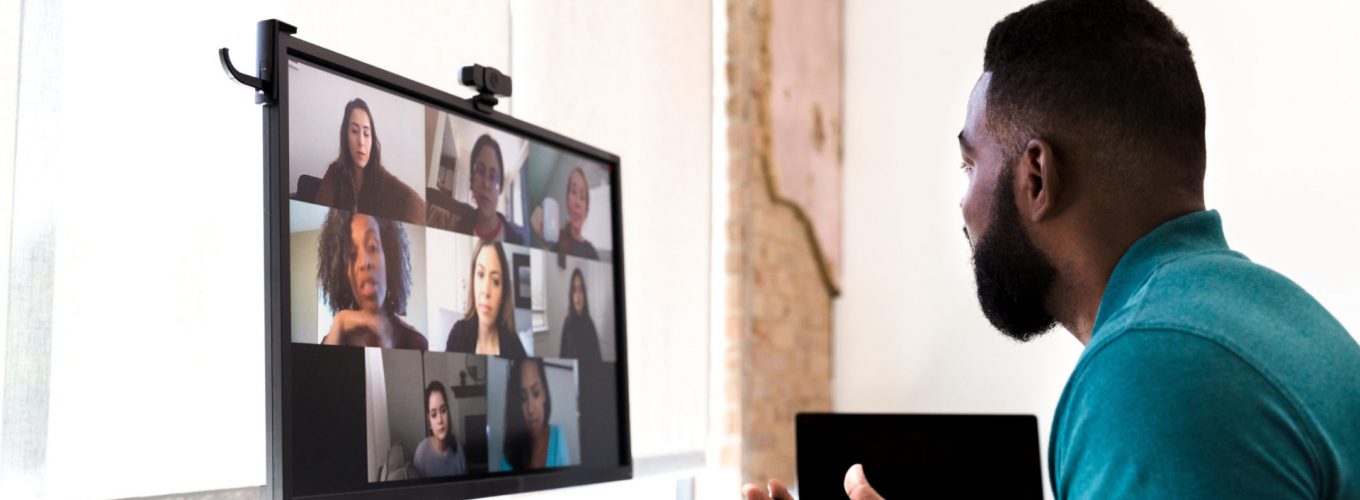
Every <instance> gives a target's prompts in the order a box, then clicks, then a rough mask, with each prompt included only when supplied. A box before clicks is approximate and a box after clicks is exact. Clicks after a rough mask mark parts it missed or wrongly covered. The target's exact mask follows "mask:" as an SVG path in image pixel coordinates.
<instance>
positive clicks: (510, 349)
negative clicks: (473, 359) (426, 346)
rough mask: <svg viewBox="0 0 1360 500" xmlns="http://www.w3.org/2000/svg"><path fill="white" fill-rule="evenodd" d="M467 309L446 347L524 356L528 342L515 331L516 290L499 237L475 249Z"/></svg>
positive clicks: (484, 242) (494, 354) (509, 356)
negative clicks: (520, 338) (525, 345)
mask: <svg viewBox="0 0 1360 500" xmlns="http://www.w3.org/2000/svg"><path fill="white" fill-rule="evenodd" d="M472 255H473V258H472V268H471V269H470V270H469V272H468V274H469V277H468V281H469V282H471V283H472V286H469V287H468V297H467V310H466V312H464V313H463V319H460V320H458V322H456V323H454V324H453V329H452V330H451V331H449V340H448V343H447V345H445V349H444V350H446V351H448V352H470V353H476V354H483V355H490V356H501V357H506V358H522V357H524V356H526V353H525V350H524V344H523V343H521V342H520V340H519V335H518V334H517V333H515V299H514V297H515V294H514V293H513V290H514V289H513V287H512V283H513V281H514V280H512V279H511V277H510V264H509V259H507V258H506V255H505V247H503V246H501V244H500V242H498V241H490V240H479V241H478V242H477V248H476V249H475V250H474V251H473V252H472Z"/></svg>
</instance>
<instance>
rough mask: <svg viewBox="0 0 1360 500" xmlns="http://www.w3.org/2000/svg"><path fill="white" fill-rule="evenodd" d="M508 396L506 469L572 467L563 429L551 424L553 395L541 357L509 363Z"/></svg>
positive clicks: (503, 462)
mask: <svg viewBox="0 0 1360 500" xmlns="http://www.w3.org/2000/svg"><path fill="white" fill-rule="evenodd" d="M509 378H510V380H509V382H508V383H507V384H506V386H505V389H506V391H507V393H506V397H505V446H504V448H503V456H502V457H501V469H503V470H529V469H542V468H546V467H562V466H565V465H571V452H570V450H569V449H568V448H567V440H566V438H565V437H564V436H563V435H562V430H561V429H559V428H558V427H557V426H556V425H550V424H549V423H548V421H549V419H550V418H552V392H551V391H550V390H549V389H548V377H547V372H545V371H544V370H543V360H542V359H541V358H529V359H520V360H515V361H514V362H512V363H511V364H510V377H509Z"/></svg>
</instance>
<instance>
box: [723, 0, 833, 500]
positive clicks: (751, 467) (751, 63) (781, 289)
mask: <svg viewBox="0 0 1360 500" xmlns="http://www.w3.org/2000/svg"><path fill="white" fill-rule="evenodd" d="M814 3H815V2H814ZM836 4H837V6H838V7H837V8H838V9H839V4H840V2H836ZM809 5H810V4H809ZM821 7H824V6H818V8H821ZM806 8H808V7H807V5H804V4H798V3H795V2H771V1H770V0H730V1H729V2H728V11H727V16H728V30H729V31H728V34H727V47H728V60H727V70H726V73H727V82H728V89H729V100H728V102H727V118H728V127H729V128H728V136H727V147H728V150H729V158H730V164H729V165H728V171H727V178H728V181H729V191H728V192H727V193H726V195H727V196H728V199H729V206H730V215H729V219H728V221H727V231H726V236H727V238H728V252H727V255H726V262H725V266H726V274H727V304H726V308H725V310H724V311H722V314H724V315H725V318H726V321H725V325H726V326H725V332H724V334H725V335H724V340H725V343H724V346H723V351H724V356H723V359H722V362H723V365H724V367H725V376H724V379H723V380H724V387H723V394H722V397H723V399H724V404H723V405H722V408H723V411H725V417H724V426H723V428H721V429H715V432H719V433H721V436H719V439H720V440H721V441H720V442H721V443H722V444H721V448H722V454H721V457H722V462H723V465H726V466H730V467H737V468H739V470H740V471H741V472H740V474H741V477H742V480H743V481H745V482H753V481H763V480H764V479H766V478H771V477H777V478H782V479H785V480H788V481H790V482H791V481H792V480H793V479H794V465H795V463H794V441H793V439H794V433H793V418H794V415H795V414H797V413H798V412H803V411H829V410H830V409H831V325H832V322H831V300H832V298H833V297H834V295H835V293H836V290H835V285H834V282H833V281H832V278H831V277H832V276H833V274H832V273H831V272H830V270H829V268H828V264H827V259H826V258H825V257H824V255H823V252H822V250H821V249H820V248H819V245H825V244H828V243H829V244H834V245H836V248H838V246H839V241H832V242H826V241H820V240H819V239H818V236H817V231H816V230H815V228H814V227H813V225H812V222H811V221H812V220H813V219H812V218H810V217H809V215H808V212H807V210H806V209H805V207H804V206H802V205H800V204H798V203H797V202H794V201H790V200H789V199H788V198H785V197H784V196H782V195H781V194H780V193H779V191H778V187H777V183H776V182H774V180H775V179H773V178H772V176H774V175H777V174H776V173H775V172H776V170H775V167H776V165H774V164H773V162H774V158H775V156H776V155H775V154H774V148H775V147H776V145H777V144H778V140H777V139H776V137H775V133H776V132H775V130H776V129H777V127H775V125H776V124H775V123H773V122H772V116H773V115H775V113H772V109H771V107H772V103H771V94H772V92H771V89H772V88H775V86H774V82H773V75H774V72H773V71H772V61H773V60H775V58H774V57H772V54H771V43H770V40H771V33H772V30H773V27H772V26H773V25H772V19H773V15H774V14H776V12H775V9H781V10H780V11H779V13H780V14H779V15H794V13H792V12H791V9H806ZM782 9H790V10H782ZM837 37H839V33H837ZM826 50H828V51H834V52H835V54H836V61H837V64H839V53H840V47H839V45H836V46H832V47H826ZM830 77H832V78H835V89H836V91H837V99H838V98H839V88H840V87H839V85H840V84H839V81H840V80H839V79H840V73H839V71H837V72H836V73H835V74H833V75H830ZM785 83H788V82H781V86H780V88H787V85H783V84H785ZM816 83H822V84H824V83H825V82H816ZM792 84H793V85H794V86H795V87H796V86H797V85H798V82H792ZM834 113H835V116H834V117H832V118H830V119H831V120H834V123H835V124H837V125H836V126H835V129H836V130H839V126H838V124H839V123H840V122H839V119H840V117H839V113H840V110H839V102H837V103H836V105H835V107H834ZM820 116H821V115H820V114H819V119H820ZM815 125H816V126H823V125H822V124H820V123H819V124H815ZM802 137H811V136H807V135H804V136H802ZM807 140H811V139H807ZM839 140H840V138H839V134H838V133H837V134H835V137H834V142H835V144H834V146H833V147H835V148H836V149H837V150H838V149H839ZM835 158H836V161H837V162H838V161H839V154H838V153H837V154H836V155H835ZM836 169H837V170H836V173H835V179H836V181H837V185H839V184H838V182H839V165H836ZM833 193H834V196H836V197H839V192H838V190H837V191H833ZM714 195H715V196H720V195H722V193H714ZM823 196H825V195H823ZM824 201H825V200H824ZM833 201H834V203H830V204H828V205H830V206H834V207H836V209H837V210H839V205H840V203H839V199H837V200H833ZM838 215H839V214H838V213H837V214H836V216H837V217H838Z"/></svg>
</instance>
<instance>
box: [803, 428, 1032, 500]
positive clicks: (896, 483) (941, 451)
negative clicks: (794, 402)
mask: <svg viewBox="0 0 1360 500" xmlns="http://www.w3.org/2000/svg"><path fill="white" fill-rule="evenodd" d="M796 426H797V431H796V433H797V446H798V490H799V496H800V497H801V498H844V497H845V490H844V487H843V486H842V484H843V481H844V479H845V472H846V470H848V469H849V468H850V466H852V465H854V464H857V463H858V464H863V465H864V473H865V476H866V477H867V478H868V479H869V484H871V485H873V487H874V489H875V490H877V491H878V493H879V494H881V495H883V496H884V497H885V498H1025V499H1029V498H1033V499H1040V498H1043V476H1042V470H1041V469H1040V464H1039V423H1038V420H1037V419H1036V418H1035V417H1034V416H1033V415H890V414H870V415H865V414H861V415H850V414H828V413H801V414H799V415H798V416H797V420H796Z"/></svg>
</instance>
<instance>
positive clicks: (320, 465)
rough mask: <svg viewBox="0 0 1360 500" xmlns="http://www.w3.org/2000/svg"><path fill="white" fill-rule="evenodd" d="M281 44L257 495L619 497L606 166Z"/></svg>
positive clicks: (376, 74) (412, 88)
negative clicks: (574, 493) (268, 487)
mask: <svg viewBox="0 0 1360 500" xmlns="http://www.w3.org/2000/svg"><path fill="white" fill-rule="evenodd" d="M279 43H281V44H283V45H285V46H284V47H283V50H281V51H280V52H279V54H280V55H285V56H286V57H283V58H281V60H280V61H279V63H278V64H276V67H278V68H279V69H278V71H279V72H283V73H286V75H280V76H282V78H281V79H280V85H279V88H278V90H277V92H278V98H277V103H276V105H275V106H274V107H273V110H272V111H273V112H275V113H277V116H276V117H275V120H276V121H275V122H270V123H271V124H272V128H271V127H270V126H267V127H266V128H267V131H266V135H271V134H273V135H272V136H271V137H268V138H267V141H268V144H269V145H271V147H274V148H275V149H276V151H273V153H272V154H273V155H274V156H273V157H274V158H276V160H275V161H274V162H273V165H272V166H271V170H272V171H271V175H273V176H274V177H273V178H274V179H276V181H275V183H274V184H275V185H273V186H271V188H272V189H274V191H273V192H271V193H270V196H278V197H279V199H278V201H277V205H275V206H276V207H277V210H279V211H280V212H281V213H286V214H287V215H286V220H281V221H280V223H281V224H283V225H284V226H285V227H286V232H285V231H278V234H279V236H283V235H284V234H286V242H281V243H284V244H276V245H274V246H272V248H275V249H277V253H278V254H279V255H278V256H277V258H276V259H275V261H274V262H273V263H272V267H271V277H272V278H273V279H272V280H271V281H272V282H273V283H274V286H275V287H276V289H277V292H276V293H275V296H274V300H277V301H278V305H277V307H278V308H279V309H281V315H282V316H283V317H286V318H287V319H286V320H283V321H280V322H279V325H280V326H281V330H282V331H280V332H276V334H275V335H274V337H275V340H276V341H277V342H278V343H279V344H281V345H279V346H277V347H278V349H279V352H280V353H281V356H280V358H279V361H278V363H277V366H273V365H271V383H272V384H276V386H275V388H276V393H275V397H276V399H274V400H273V402H274V403H275V404H276V405H278V406H279V412H278V413H276V414H275V415H276V416H277V418H280V419H282V421H283V422H282V425H280V426H277V427H276V429H277V432H281V433H282V434H283V435H282V436H275V437H281V439H275V440H274V442H275V443H274V445H273V448H274V449H273V452H272V454H271V459H272V460H275V461H277V462H278V463H277V464H276V466H277V467H273V470H274V471H275V472H274V473H273V474H271V480H272V481H277V482H279V483H282V484H281V485H282V486H283V488H282V489H281V490H280V491H282V492H283V493H276V495H275V496H286V497H293V496H313V495H322V496H324V495H342V494H355V493H358V494H365V493H368V494H373V495H379V494H381V495H388V494H390V493H392V492H396V491H406V492H411V491H421V492H424V493H423V494H429V493H439V494H446V495H447V496H458V497H471V496H483V495H492V494H503V493H511V492H516V491H526V490H534V489H543V488H550V487H556V486H563V485H571V484H581V483H587V482H596V481H601V480H611V479H622V478H626V477H628V476H629V475H630V474H631V457H630V456H629V453H628V449H627V443H628V434H627V433H628V429H627V424H626V412H627V402H626V397H625V396H626V394H625V392H626V380H624V377H625V374H626V368H625V367H624V364H623V363H624V358H625V352H624V342H623V336H624V332H623V324H622V319H621V318H622V317H623V301H622V295H623V293H622V289H621V288H622V269H621V249H620V241H621V238H620V237H619V234H620V233H619V230H618V229H619V228H618V227H617V226H618V224H619V221H618V215H617V214H618V159H617V157H613V156H612V155H607V154H601V153H600V152H599V151H598V150H595V149H594V148H590V147H588V146H585V145H584V144H580V143H578V142H576V141H572V140H570V139H567V138H565V137H562V136H560V135H557V134H554V133H551V132H548V131H545V130H543V129H539V128H537V127H534V126H532V125H529V124H526V123H523V122H519V121H517V120H514V119H513V118H509V117H507V116H505V115H501V114H498V113H491V114H487V113H479V112H477V111H475V110H474V109H473V107H472V106H470V105H468V103H467V101H463V100H461V99H458V98H456V97H453V96H451V95H448V94H443V93H439V92H432V89H429V88H428V87H424V86H420V85H418V84H414V83H413V82H409V81H408V80H405V79H402V78H400V77H396V76H395V75H391V74H389V73H386V72H384V71H382V70H379V69H377V68H373V67H371V66H368V65H366V64H363V63H360V62H358V61H354V60H352V59H349V58H346V57H344V56H340V55H338V54H335V53H333V52H330V51H327V50H325V49H320V48H318V47H315V46H312V45H310V44H307V43H305V42H302V41H301V40H297V39H295V38H292V37H281V40H280V42H279ZM431 97H433V98H431ZM268 112H269V111H268V110H267V113H268ZM285 183H286V185H284V184H285ZM278 486H280V485H275V487H276V489H277V488H278Z"/></svg>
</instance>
